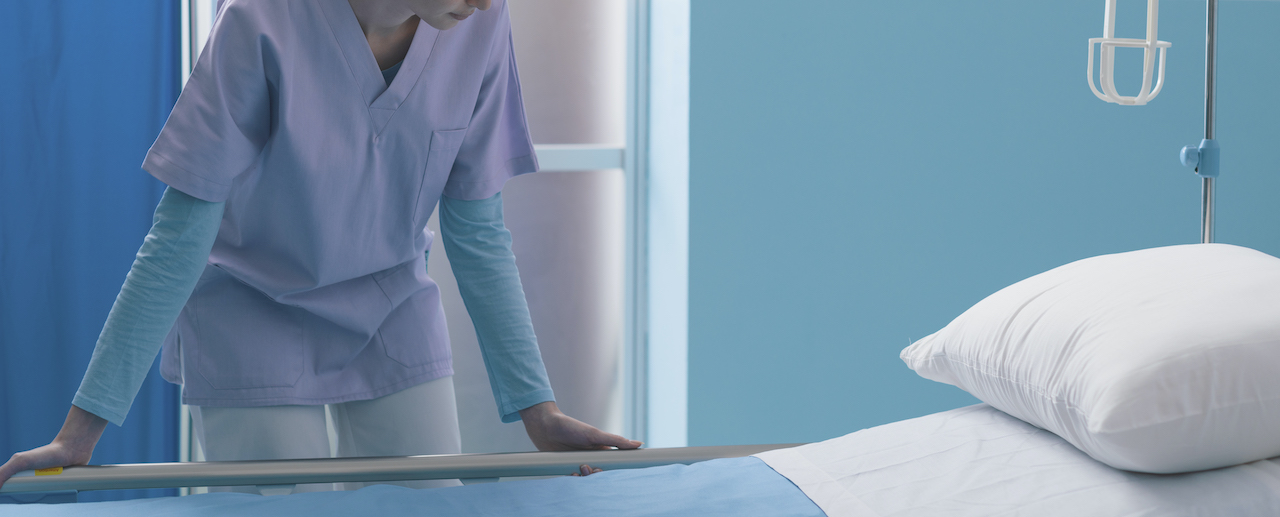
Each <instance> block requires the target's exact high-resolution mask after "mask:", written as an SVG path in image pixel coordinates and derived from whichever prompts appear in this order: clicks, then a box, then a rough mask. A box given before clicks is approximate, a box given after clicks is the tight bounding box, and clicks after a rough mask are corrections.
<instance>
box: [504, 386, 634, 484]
mask: <svg viewBox="0 0 1280 517" xmlns="http://www.w3.org/2000/svg"><path fill="white" fill-rule="evenodd" d="M520 420H521V421H523V422H524V430H525V432H527V433H529V439H530V440H533V444H534V445H535V446H537V447H538V450H540V451H576V450H604V449H613V448H615V447H616V448H618V449H637V448H639V447H640V446H641V445H644V444H643V443H641V442H637V441H635V440H628V439H626V438H623V437H621V436H618V435H616V434H611V433H606V432H604V431H601V430H599V429H596V428H595V427H594V426H591V425H589V424H587V423H585V422H582V421H580V420H578V419H576V418H573V417H571V416H569V415H566V414H564V413H562V412H560V408H559V407H556V403H555V402H543V403H541V404H538V405H535V406H532V407H529V408H526V409H522V410H520ZM595 472H600V469H596V468H591V467H590V466H588V465H583V466H582V468H580V474H578V473H575V474H573V475H575V476H576V475H587V474H592V473H595Z"/></svg>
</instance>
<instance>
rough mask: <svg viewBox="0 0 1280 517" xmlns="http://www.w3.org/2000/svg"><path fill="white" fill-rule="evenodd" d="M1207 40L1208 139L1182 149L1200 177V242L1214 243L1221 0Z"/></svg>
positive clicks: (1213, 9) (1214, 3)
mask: <svg viewBox="0 0 1280 517" xmlns="http://www.w3.org/2000/svg"><path fill="white" fill-rule="evenodd" d="M1206 11H1207V13H1206V15H1205V31H1204V33H1205V38H1204V140H1201V141H1200V145H1198V146H1196V145H1188V146H1186V147H1183V148H1182V156H1181V158H1182V164H1183V165H1186V166H1188V167H1195V169H1196V175H1197V176H1200V242H1202V243H1205V244H1208V243H1211V242H1213V187H1214V180H1216V179H1217V178H1218V154H1219V150H1218V141H1217V140H1215V137H1216V136H1217V132H1218V128H1217V118H1218V113H1217V78H1218V0H1208V7H1207V9H1206Z"/></svg>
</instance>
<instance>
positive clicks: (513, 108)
mask: <svg viewBox="0 0 1280 517" xmlns="http://www.w3.org/2000/svg"><path fill="white" fill-rule="evenodd" d="M491 2H492V5H491ZM522 102H523V101H522V99H521V95H520V82H519V77H518V74H517V70H516V63H515V56H514V52H513V50H512V46H511V27H510V19H509V16H508V12H507V5H506V1H505V0H307V1H254V0H229V1H228V2H226V5H224V6H222V8H221V10H220V14H219V16H218V19H217V21H216V22H215V24H214V27H213V30H212V33H211V35H210V38H209V41H208V44H207V45H206V47H205V49H204V51H203V52H202V54H201V56H200V59H199V60H198V62H197V63H196V67H195V70H194V71H193V72H192V74H191V78H190V80H189V81H188V83H187V85H186V87H185V88H184V90H183V92H182V95H181V96H180V97H179V99H178V102H177V104H176V105H175V106H174V109H173V112H172V114H171V115H170V117H169V120H168V122H167V123H166V124H165V127H164V129H163V130H162V131H161V133H160V135H159V137H158V138H157V139H156V142H155V144H154V145H153V146H152V147H151V150H150V151H149V152H148V154H147V157H146V159H145V161H144V163H143V168H144V169H145V170H146V171H147V172H149V173H150V174H152V175H154V176H155V177H156V178H158V179H159V180H161V181H163V182H165V183H166V184H168V185H169V188H168V189H167V190H166V191H165V194H164V196H163V198H162V200H161V202H160V205H159V206H158V207H157V209H156V215H155V219H154V224H153V227H152V229H151V232H150V233H149V234H148V236H147V238H146V240H145V242H144V244H143V247H142V249H141V250H140V251H139V252H138V257H137V260H136V261H135V262H134V265H133V268H132V269H131V270H130V273H129V276H128V278H127V279H126V281H125V284H124V286H123V287H122V289H121V292H120V295H119V297H118V298H117V299H116V303H115V305H114V306H113V307H112V310H111V313H110V315H109V316H108V319H107V323H106V326H105V327H104V329H103V331H102V334H101V336H100V337H99V340H98V343H97V346H96V348H95V349H94V353H93V359H92V360H91V362H90V364H89V368H88V371H87V372H86V373H85V377H84V380H83V381H82V382H81V385H80V389H79V391H78V392H77V393H76V396H75V399H74V400H73V401H72V407H71V410H70V412H69V413H68V415H67V419H66V422H65V423H64V425H63V427H62V430H61V431H60V432H59V433H58V435H57V437H56V438H55V439H54V440H53V442H52V443H50V444H49V445H46V446H44V447H40V448H37V449H33V450H31V451H26V452H20V453H17V454H14V455H13V457H12V459H10V460H9V461H8V462H7V463H5V464H4V465H3V466H2V467H0V483H3V482H4V481H5V480H7V479H8V478H9V477H10V476H12V475H13V474H14V473H16V472H19V471H22V470H26V469H33V468H45V467H52V466H66V465H80V464H86V463H88V461H89V459H90V457H91V455H92V453H93V448H94V446H95V445H96V443H97V440H98V438H99V437H100V436H101V434H102V431H103V429H104V428H105V426H106V424H107V423H108V422H111V423H115V424H117V425H119V424H121V423H123V421H124V419H125V415H126V414H127V413H128V410H129V407H130V406H131V405H132V403H133V398H134V396H135V395H136V394H137V392H138V389H139V388H140V386H141V384H142V380H143V378H144V377H145V376H146V372H147V370H148V369H149V367H150V364H151V362H152V361H154V360H155V357H156V354H157V351H161V350H162V352H161V371H162V373H163V374H164V377H165V378H166V379H168V380H170V381H171V382H175V383H179V384H181V385H182V396H183V401H184V402H185V403H187V404H190V405H191V407H192V416H193V421H194V422H195V430H196V433H197V437H198V439H199V440H200V442H201V445H202V446H203V449H204V451H205V454H206V457H207V458H208V459H209V460H213V461H217V460H245V459H273V458H308V457H328V456H329V441H328V436H327V433H326V431H325V408H326V406H327V407H328V409H329V411H330V413H331V414H332V417H333V420H334V423H335V427H336V429H337V432H338V442H339V443H338V444H337V449H338V454H339V456H401V455H415V454H448V453H458V452H461V442H460V437H459V432H458V418H457V410H456V407H455V403H454V395H453V383H452V375H453V370H452V366H451V358H450V352H449V341H448V332H447V330H446V328H445V319H444V313H443V309H442V307H441V303H440V292H439V289H438V287H437V286H436V284H435V282H434V281H432V279H431V278H430V277H429V276H428V275H427V271H426V256H427V254H428V253H429V252H430V250H431V248H432V245H433V240H434V235H433V234H432V233H431V232H429V231H427V230H426V224H427V219H428V218H429V216H430V215H431V213H432V211H433V210H434V209H435V208H436V207H437V205H439V209H440V225H441V237H442V239H441V240H442V241H443V244H444V246H445V247H446V249H447V251H448V254H449V258H450V261H451V265H452V266H453V269H454V271H455V274H456V276H457V277H458V285H459V289H460V290H461V292H462V295H463V299H464V301H465V303H466V305H467V309H468V311H469V313H470V314H471V315H472V319H473V320H474V323H475V327H476V332H477V335H478V337H479V342H480V346H481V351H482V354H483V356H484V359H485V365H486V369H487V371H488V374H489V380H490V383H491V386H492V388H493V393H494V397H495V398H496V401H497V405H498V409H499V413H500V415H499V417H500V418H501V419H502V421H504V422H514V421H517V420H521V421H523V423H524V426H525V429H526V431H527V432H528V434H529V437H530V438H531V439H532V441H533V443H534V444H535V445H536V446H537V447H538V449H539V450H569V449H601V448H612V447H617V448H623V449H631V448H636V447H639V446H640V445H641V444H640V443H639V442H635V441H632V440H628V439H626V438H623V437H621V436H617V435H613V434H609V433H605V432H602V431H600V430H598V429H596V428H594V427H592V426H590V425H587V424H585V423H583V422H580V421H578V420H575V419H573V418H571V417H569V416H567V415H565V414H564V413H562V412H560V410H559V409H558V408H557V407H556V405H555V400H554V396H553V394H552V392H551V387H550V384H549V383H548V381H547V376H546V371H545V369H544V367H543V364H542V359H541V356H540V354H539V352H538V347H537V341H536V338H535V337H534V334H533V326H532V323H531V321H530V318H529V311H528V307H527V305H526V302H525V298H524V293H523V291H522V288H521V286H520V280H519V276H518V273H517V271H516V267H515V257H514V255H513V254H512V252H511V238H510V234H509V233H508V232H507V230H506V229H505V227H504V226H503V222H502V199H501V192H500V191H501V190H502V187H503V184H504V183H505V182H506V181H507V180H508V179H510V178H511V177H514V176H516V175H519V174H524V173H528V172H535V171H536V170H537V169H538V165H537V159H536V157H535V156H534V152H533V144H532V140H531V138H530V136H529V131H528V126H527V124H526V122H525V115H524V106H523V103H522ZM593 470H594V469H591V468H590V467H587V466H585V465H584V466H583V469H582V473H583V474H589V473H591V472H592V471H593ZM415 483H416V484H414V485H412V486H420V487H428V486H442V485H450V484H457V481H456V480H451V481H436V482H415ZM326 488H328V487H325V486H315V487H299V489H300V490H312V489H326Z"/></svg>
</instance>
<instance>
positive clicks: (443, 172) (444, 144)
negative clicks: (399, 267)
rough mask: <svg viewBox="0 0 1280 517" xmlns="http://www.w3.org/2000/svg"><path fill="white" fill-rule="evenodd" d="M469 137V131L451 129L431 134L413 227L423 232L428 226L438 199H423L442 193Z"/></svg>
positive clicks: (415, 205) (415, 206)
mask: <svg viewBox="0 0 1280 517" xmlns="http://www.w3.org/2000/svg"><path fill="white" fill-rule="evenodd" d="M466 136H467V129H466V128H462V129H449V130H442V131H432V132H431V148H430V150H429V151H428V152H427V166H426V168H425V170H423V171H422V182H421V183H420V186H419V187H418V198H417V201H416V202H415V203H414V214H415V216H414V220H413V226H414V229H415V231H417V232H421V231H422V230H423V228H426V226H427V219H428V218H430V217H431V212H432V210H435V204H436V201H438V199H423V197H426V193H428V192H440V190H441V189H443V188H444V184H445V182H446V181H448V180H449V172H450V171H451V170H453V162H454V160H456V159H457V158H458V149H460V148H461V147H462V141H463V139H464V138H466Z"/></svg>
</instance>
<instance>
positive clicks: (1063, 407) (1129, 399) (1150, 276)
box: [902, 244, 1280, 473]
mask: <svg viewBox="0 0 1280 517" xmlns="http://www.w3.org/2000/svg"><path fill="white" fill-rule="evenodd" d="M902 360H903V361H906V363H907V366H909V367H911V369H913V370H915V371H916V372H917V373H919V374H920V375H921V376H923V377H925V378H927V379H932V380H935V381H938V382H945V383H947V384H953V385H956V386H958V387H960V388H962V389H964V390H965V391H968V392H969V393H971V394H973V395H974V396H976V397H978V398H979V399H982V400H983V401H984V402H986V403H988V404H991V405H992V406H995V407H996V408H999V409H1001V410H1003V411H1004V412H1006V413H1008V414H1010V415H1013V416H1015V417H1017V418H1020V419H1022V420H1024V421H1026V422H1027V423H1030V424H1032V425H1035V426H1038V427H1041V428H1044V429H1047V430H1049V431H1052V432H1054V433H1056V434H1057V435H1058V436H1061V437H1062V438H1063V439H1065V440H1067V441H1069V442H1071V443H1072V444H1073V445H1075V446H1076V447H1078V448H1080V450H1082V451H1084V452H1085V453H1087V454H1089V455H1090V456H1092V457H1093V458H1095V459H1097V460H1098V461H1101V462H1103V463H1106V464H1108V465H1111V466H1112V467H1116V468H1120V469H1125V470H1133V471H1138V472H1152V473H1175V472H1189V471H1195V470H1204V469H1211V468H1217V467H1224V466H1228V465H1235V464H1239V463H1245V462H1249V461H1254V460H1259V459H1263V458H1269V457H1273V456H1280V259H1277V258H1275V257H1272V256H1270V255H1267V254H1264V253H1261V252H1258V251H1254V250H1251V249H1248V248H1241V247H1238V246H1229V245H1224V244H1196V245H1187V246H1172V247H1167V248H1155V249H1148V250H1141V251H1134V252H1129V253H1119V254H1115V255H1103V256H1100V257H1093V258H1088V259H1084V260H1080V261H1077V262H1073V263H1071V264H1067V265H1065V266H1062V267H1059V268H1057V269H1053V270H1050V271H1048V272H1045V273H1041V274H1039V275H1036V276H1033V277H1031V278H1028V279H1026V280H1023V281H1021V282H1018V283H1016V284H1013V285H1011V286H1009V287H1006V288H1004V289H1001V290H1000V291H999V292H997V293H995V294H993V295H991V296H989V297H987V298H986V299H985V300H982V301H981V302H978V304H977V305H974V306H973V307H972V308H970V309H969V310H967V311H965V313H964V314H961V315H960V317H958V318H956V319H955V321H952V322H951V323H950V324H948V325H947V326H946V327H945V328H943V329H942V330H940V331H938V332H937V333H935V334H933V335H931V336H929V337H926V338H924V339H921V340H920V341H917V342H916V343H914V344H912V345H911V346H909V347H907V348H906V349H905V350H903V351H902Z"/></svg>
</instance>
